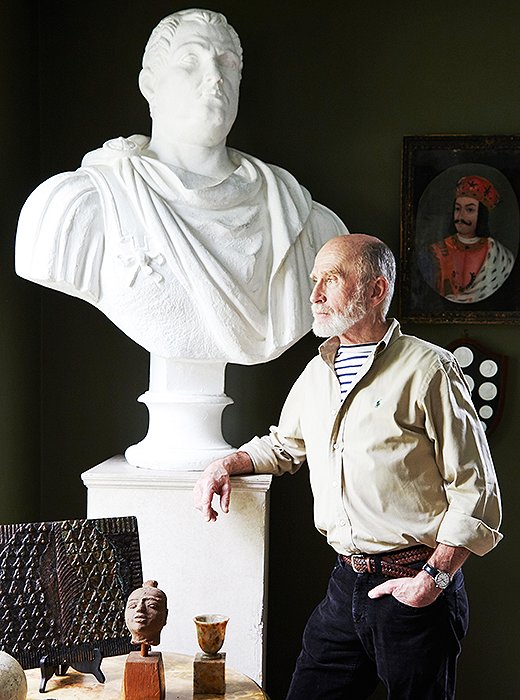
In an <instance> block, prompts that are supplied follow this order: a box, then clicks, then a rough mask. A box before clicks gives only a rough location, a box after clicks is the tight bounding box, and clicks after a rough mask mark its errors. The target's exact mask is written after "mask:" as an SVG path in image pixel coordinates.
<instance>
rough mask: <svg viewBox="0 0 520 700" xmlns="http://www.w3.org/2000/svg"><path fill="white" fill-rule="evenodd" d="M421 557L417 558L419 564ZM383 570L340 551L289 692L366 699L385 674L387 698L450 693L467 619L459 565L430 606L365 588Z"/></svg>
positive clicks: (309, 699)
mask: <svg viewBox="0 0 520 700" xmlns="http://www.w3.org/2000/svg"><path fill="white" fill-rule="evenodd" d="M420 567H421V564H418V565H416V568H420ZM385 580H387V579H385V577H383V576H380V575H378V574H356V573H354V571H353V570H352V569H351V567H350V566H348V564H345V563H343V561H342V560H341V559H338V563H337V564H336V566H335V567H334V569H333V571H332V574H331V577H330V581H329V586H328V590H327V595H326V597H325V599H324V600H323V601H322V602H321V603H320V604H319V605H318V607H317V608H316V609H315V610H314V612H313V613H312V615H311V616H310V618H309V621H308V622H307V625H306V627H305V631H304V635H303V644H302V651H301V654H300V656H299V657H298V660H297V662H296V668H295V671H294V675H293V678H292V682H291V686H290V688H289V692H288V695H287V698H286V700H361V699H362V698H369V697H370V696H371V695H372V693H373V692H374V690H375V688H376V686H377V684H378V683H379V682H380V681H382V682H383V684H384V685H385V687H386V689H387V691H388V698H389V700H451V699H452V698H454V697H455V671H456V663H457V657H458V656H459V653H460V648H461V647H460V643H461V640H462V638H463V637H464V635H465V634H466V631H467V627H468V599H467V596H466V591H465V588H464V577H463V575H462V571H458V572H457V573H456V575H455V576H454V578H453V580H452V582H451V583H450V585H449V586H448V588H447V589H446V590H445V591H444V592H443V593H442V594H441V595H440V596H439V597H438V598H437V600H436V601H435V602H434V603H433V604H432V605H428V606H427V607H425V608H412V607H410V606H407V605H404V604H403V603H400V602H399V601H398V600H396V599H395V598H394V597H393V596H384V597H382V598H377V599H375V600H371V599H370V598H369V597H368V595H367V594H368V591H369V590H370V589H372V588H374V587H375V586H377V585H378V584H379V583H382V582H383V581H385Z"/></svg>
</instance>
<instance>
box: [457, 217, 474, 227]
mask: <svg viewBox="0 0 520 700" xmlns="http://www.w3.org/2000/svg"><path fill="white" fill-rule="evenodd" d="M455 223H456V224H466V226H471V221H467V219H455Z"/></svg>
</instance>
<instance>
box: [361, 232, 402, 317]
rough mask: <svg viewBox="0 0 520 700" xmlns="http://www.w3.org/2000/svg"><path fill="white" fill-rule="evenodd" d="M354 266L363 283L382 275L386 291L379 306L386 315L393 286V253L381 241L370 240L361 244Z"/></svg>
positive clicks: (394, 269) (394, 265)
mask: <svg viewBox="0 0 520 700" xmlns="http://www.w3.org/2000/svg"><path fill="white" fill-rule="evenodd" d="M356 267H357V271H358V275H359V281H360V283H361V284H363V285H364V284H368V282H370V281H371V280H373V279H375V278H376V277H384V278H385V279H386V280H387V282H388V292H387V295H386V298H385V300H384V302H383V304H382V307H381V310H382V311H383V313H384V314H385V316H386V314H387V312H388V309H389V308H390V303H391V301H392V297H393V295H394V288H395V277H396V264H395V257H394V254H393V253H392V251H391V250H390V248H389V247H388V246H387V245H386V243H383V241H379V240H372V241H370V242H368V243H366V244H365V246H363V250H362V253H361V255H360V257H359V259H358V260H357V265H356Z"/></svg>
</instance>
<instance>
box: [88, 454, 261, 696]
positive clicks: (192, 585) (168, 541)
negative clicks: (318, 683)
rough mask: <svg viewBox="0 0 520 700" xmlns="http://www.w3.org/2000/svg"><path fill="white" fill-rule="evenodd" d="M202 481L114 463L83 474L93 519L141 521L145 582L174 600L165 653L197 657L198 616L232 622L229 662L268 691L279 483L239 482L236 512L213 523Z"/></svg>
mask: <svg viewBox="0 0 520 700" xmlns="http://www.w3.org/2000/svg"><path fill="white" fill-rule="evenodd" d="M199 476H200V472H177V471H156V470H151V469H139V468H137V467H132V466H130V465H129V464H128V462H127V461H126V460H125V458H124V457H123V456H117V457H113V458H111V459H108V460H107V461H106V462H103V463H102V464H99V465H98V466H96V467H93V468H92V469H89V470H88V471H87V472H85V473H84V474H83V475H82V479H83V482H84V483H85V485H86V487H87V489H88V508H87V517H89V518H108V517H115V516H121V515H135V516H136V517H137V521H138V526H139V539H140V543H141V557H142V564H143V577H144V580H147V579H155V580H156V581H158V583H159V588H161V589H162V590H163V591H164V592H165V593H166V595H167V598H168V610H169V615H168V622H167V625H166V627H165V628H164V630H163V632H162V635H161V645H160V646H159V647H157V649H159V650H163V651H173V652H178V653H184V654H190V655H194V654H196V653H197V652H198V651H200V650H199V647H198V644H197V638H196V631H195V623H194V622H193V618H194V617H195V615H201V614H209V613H220V614H223V615H227V616H229V618H230V620H229V624H228V627H227V633H226V640H225V642H224V646H223V647H222V651H226V652H227V662H228V664H229V666H230V668H234V669H236V670H237V671H241V672H242V673H245V674H246V675H248V676H249V677H250V678H253V679H254V680H255V681H256V682H257V683H258V684H260V685H262V679H263V669H264V656H265V654H264V651H265V649H264V642H265V634H264V622H265V618H266V601H267V545H268V515H269V513H268V506H269V487H270V485H271V479H272V477H271V476H264V475H253V476H245V477H233V479H232V486H233V491H232V494H231V506H230V512H229V513H228V514H227V515H226V514H223V513H220V515H219V518H218V520H217V522H216V523H207V522H206V521H205V520H204V519H203V517H202V515H201V514H200V512H199V511H197V510H195V508H194V506H193V493H192V492H193V486H194V484H195V482H196V481H197V479H198V477H199Z"/></svg>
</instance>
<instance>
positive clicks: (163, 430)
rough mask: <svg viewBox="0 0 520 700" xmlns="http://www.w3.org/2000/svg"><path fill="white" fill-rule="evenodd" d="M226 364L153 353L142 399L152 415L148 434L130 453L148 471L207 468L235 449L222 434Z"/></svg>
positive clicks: (136, 464) (127, 454) (134, 463)
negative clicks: (148, 386) (174, 357)
mask: <svg viewBox="0 0 520 700" xmlns="http://www.w3.org/2000/svg"><path fill="white" fill-rule="evenodd" d="M225 369H226V364H225V363H224V362H210V361H207V362H206V361H201V360H199V361H195V360H168V359H165V358H162V357H157V356H155V355H151V356H150V389H149V391H147V392H145V393H144V394H143V395H142V396H140V397H139V399H138V400H139V401H141V402H142V403H144V404H146V406H147V408H148V414H149V424H148V432H147V434H146V437H145V438H144V440H142V441H141V442H139V443H137V444H136V445H132V446H131V447H129V448H128V449H127V450H126V451H125V457H126V459H127V461H128V463H129V464H131V465H132V466H134V467H141V468H144V469H164V470H172V471H203V470H204V469H205V468H206V467H207V466H208V464H209V463H210V462H212V461H213V460H215V459H219V458H221V457H225V456H226V455H228V454H230V453H231V452H233V447H231V445H229V444H228V443H227V442H226V441H225V440H224V438H223V437H222V412H223V410H224V408H225V407H226V406H228V405H229V404H231V403H233V401H232V399H230V398H229V396H226V394H225V393H224V374H225Z"/></svg>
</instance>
